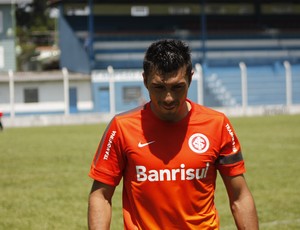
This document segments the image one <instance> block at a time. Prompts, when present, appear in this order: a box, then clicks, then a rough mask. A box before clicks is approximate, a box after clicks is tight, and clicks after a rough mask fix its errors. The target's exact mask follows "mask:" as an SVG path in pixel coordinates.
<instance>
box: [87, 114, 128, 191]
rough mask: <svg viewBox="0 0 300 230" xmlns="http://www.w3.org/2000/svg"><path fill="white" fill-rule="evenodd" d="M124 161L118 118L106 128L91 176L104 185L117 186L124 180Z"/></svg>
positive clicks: (94, 160) (91, 169)
mask: <svg viewBox="0 0 300 230" xmlns="http://www.w3.org/2000/svg"><path fill="white" fill-rule="evenodd" d="M123 168H124V160H123V156H122V151H121V146H120V131H119V128H118V126H117V121H116V118H113V119H112V121H111V122H110V124H109V125H108V127H107V128H106V130H105V132H104V134H103V136H102V139H101V141H100V143H99V145H98V148H97V151H96V153H95V156H94V159H93V162H92V164H91V168H90V172H89V176H90V177H91V178H93V179H94V180H97V181H100V182H102V183H104V184H108V185H111V186H117V185H118V184H119V183H120V180H121V178H122V171H123Z"/></svg>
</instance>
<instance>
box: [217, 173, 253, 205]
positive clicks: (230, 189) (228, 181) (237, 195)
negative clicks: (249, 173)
mask: <svg viewBox="0 0 300 230" xmlns="http://www.w3.org/2000/svg"><path fill="white" fill-rule="evenodd" d="M222 179H223V182H224V184H225V187H226V190H227V193H228V197H229V200H230V202H234V201H237V200H239V199H241V198H243V197H244V196H248V195H250V196H251V194H250V191H249V188H248V186H247V182H246V180H245V178H244V175H243V174H240V175H237V176H226V175H222Z"/></svg>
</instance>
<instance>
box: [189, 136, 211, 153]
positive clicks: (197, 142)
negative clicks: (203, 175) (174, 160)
mask: <svg viewBox="0 0 300 230" xmlns="http://www.w3.org/2000/svg"><path fill="white" fill-rule="evenodd" d="M189 147H190V149H191V150H192V151H193V152H195V153H204V152H206V151H207V150H208V148H209V140H208V138H207V137H206V136H205V135H204V134H202V133H195V134H193V135H192V136H191V137H190V138H189Z"/></svg>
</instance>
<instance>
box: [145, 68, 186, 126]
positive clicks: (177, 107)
mask: <svg viewBox="0 0 300 230" xmlns="http://www.w3.org/2000/svg"><path fill="white" fill-rule="evenodd" d="M144 83H145V86H146V88H147V89H148V91H149V96H150V99H151V109H152V111H153V112H154V114H155V115H156V116H157V117H158V118H160V119H162V120H166V121H173V122H174V121H179V120H181V119H182V118H183V117H185V116H186V114H187V113H188V106H187V102H186V97H187V93H188V88H189V77H188V76H186V68H181V69H179V70H178V72H175V73H173V74H170V75H167V76H161V75H159V74H157V73H156V74H153V75H151V76H148V78H146V77H145V76H144Z"/></svg>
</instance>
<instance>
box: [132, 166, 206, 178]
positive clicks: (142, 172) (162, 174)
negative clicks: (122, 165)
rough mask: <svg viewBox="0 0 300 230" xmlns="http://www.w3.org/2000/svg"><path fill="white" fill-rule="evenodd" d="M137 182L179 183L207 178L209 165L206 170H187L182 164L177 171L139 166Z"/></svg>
mask: <svg viewBox="0 0 300 230" xmlns="http://www.w3.org/2000/svg"><path fill="white" fill-rule="evenodd" d="M135 168H136V175H137V181H147V180H148V181H150V182H157V181H177V180H181V181H184V180H193V179H197V180H200V179H203V178H206V175H207V171H208V169H209V163H208V162H207V163H206V167H205V168H198V169H193V168H187V169H186V168H185V164H181V165H180V168H176V169H160V170H154V169H151V170H147V168H146V167H145V166H143V165H137V166H136V167H135Z"/></svg>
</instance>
